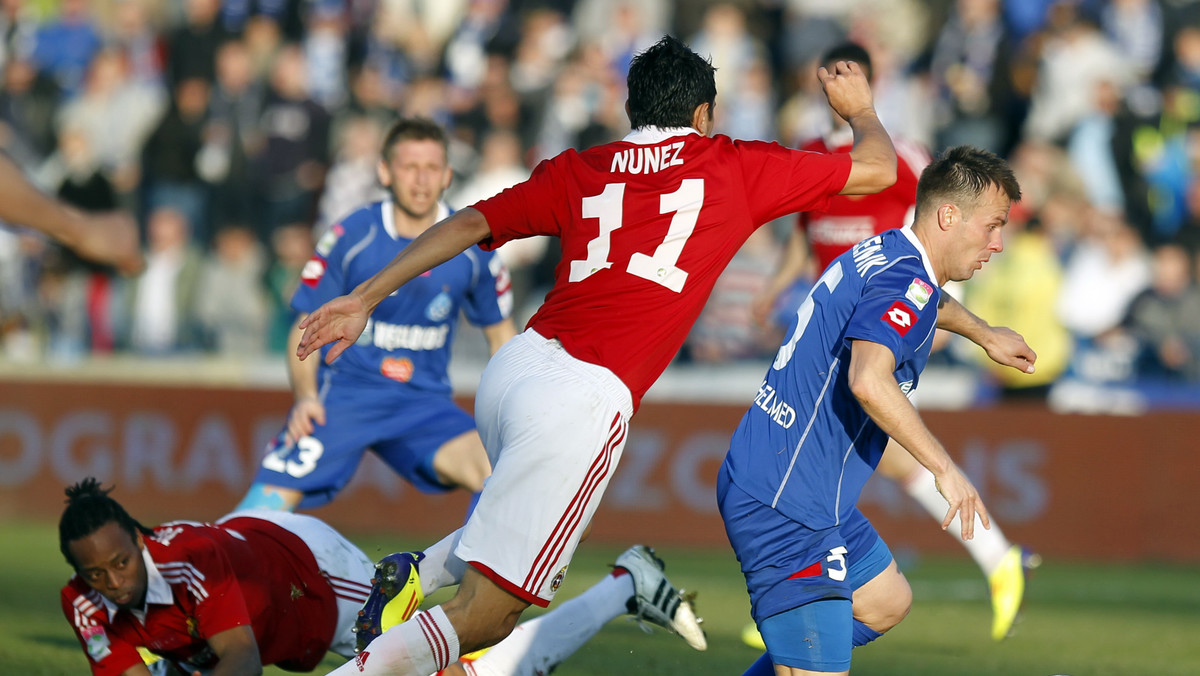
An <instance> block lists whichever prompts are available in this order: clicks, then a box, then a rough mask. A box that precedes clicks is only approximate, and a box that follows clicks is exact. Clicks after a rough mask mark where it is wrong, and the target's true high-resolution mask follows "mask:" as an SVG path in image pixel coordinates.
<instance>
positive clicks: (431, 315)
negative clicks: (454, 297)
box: [425, 290, 454, 322]
mask: <svg viewBox="0 0 1200 676" xmlns="http://www.w3.org/2000/svg"><path fill="white" fill-rule="evenodd" d="M453 308H454V302H453V301H451V300H450V294H448V293H446V291H445V290H443V291H442V292H441V293H439V294H438V295H436V296H434V297H433V300H431V301H429V306H428V307H426V308H425V317H426V318H427V319H429V321H431V322H440V321H443V320H445V319H446V317H449V316H450V310H452V309H453Z"/></svg>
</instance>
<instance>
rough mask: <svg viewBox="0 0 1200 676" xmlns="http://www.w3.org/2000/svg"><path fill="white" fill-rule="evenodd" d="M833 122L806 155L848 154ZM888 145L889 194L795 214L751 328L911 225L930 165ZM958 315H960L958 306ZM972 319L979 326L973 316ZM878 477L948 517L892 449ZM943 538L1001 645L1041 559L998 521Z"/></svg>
mask: <svg viewBox="0 0 1200 676" xmlns="http://www.w3.org/2000/svg"><path fill="white" fill-rule="evenodd" d="M838 61H853V62H855V63H857V64H859V65H860V66H861V67H862V69H863V72H864V74H865V75H866V77H867V79H868V80H871V76H872V67H871V57H870V54H869V53H868V52H867V50H866V49H864V48H863V47H862V46H860V45H858V44H855V43H853V42H847V43H841V44H838V45H835V46H834V47H832V48H830V49H829V50H828V51H827V52H825V54H824V56H823V58H822V59H821V62H822V63H823V64H825V66H826V67H827V68H828V67H829V66H830V65H832V64H834V63H837V62H838ZM830 117H831V118H832V125H831V126H832V129H831V131H830V132H829V133H827V134H826V135H825V136H823V137H819V138H815V139H812V140H810V141H808V142H806V143H804V144H803V145H802V146H801V147H802V148H803V149H804V150H807V151H811V152H818V153H840V152H846V151H847V150H848V149H849V148H850V144H851V141H852V138H851V132H850V129H849V128H848V127H846V125H845V124H844V123H843V122H841V120H840V119H839V118H838V117H837V115H836V114H832V113H831V115H830ZM893 141H894V143H895V147H896V156H897V163H896V182H895V183H894V184H893V185H892V186H891V187H889V188H887V189H886V190H882V191H880V192H879V193H876V194H874V195H839V196H837V197H834V198H832V199H830V200H829V204H828V205H827V206H826V207H825V208H824V209H819V210H812V211H806V212H803V213H801V214H799V216H798V217H797V221H796V226H797V227H796V229H794V230H793V231H792V233H791V236H790V237H789V239H788V242H787V245H786V247H785V249H784V256H783V259H782V261H781V262H780V266H779V269H778V270H777V271H776V273H775V275H774V276H773V277H772V279H771V281H770V282H769V283H768V286H767V288H766V289H765V290H764V292H763V293H762V294H761V295H760V296H759V297H758V298H756V299H755V301H754V305H753V308H752V311H753V314H754V317H755V319H756V321H758V322H759V323H761V324H765V323H767V322H768V317H769V316H770V315H771V314H772V308H773V306H775V305H776V304H777V302H778V299H779V296H780V294H783V293H784V292H785V291H786V290H788V289H789V288H790V287H792V285H793V284H795V283H796V282H797V281H798V280H800V279H801V278H802V277H803V276H804V274H805V271H806V266H807V263H808V261H807V257H808V255H809V254H811V256H812V258H813V264H814V265H813V270H814V271H815V272H816V273H817V274H818V275H819V274H820V273H821V271H823V270H825V268H827V267H829V264H830V263H831V262H833V259H835V258H837V257H838V256H840V255H841V254H842V253H843V252H845V251H847V250H849V249H850V247H852V246H854V245H855V244H858V243H859V242H860V241H862V240H864V239H866V238H868V237H872V236H874V235H879V234H882V233H883V232H885V231H887V230H891V229H893V228H901V227H904V226H905V225H908V224H910V223H912V222H913V215H914V212H915V209H916V200H917V180H918V178H919V177H920V175H921V171H922V170H923V169H925V167H926V166H927V165H928V164H929V162H930V157H929V154H928V153H927V152H926V151H925V149H924V148H922V147H920V146H919V145H918V144H915V143H912V142H910V141H906V140H903V139H893ZM945 297H946V300H947V303H952V304H954V305H956V306H957V305H958V303H957V301H954V300H953V299H950V298H949V297H948V296H945ZM955 309H956V310H958V311H963V310H964V308H962V307H961V306H959V307H957V308H955ZM786 314H787V315H789V316H790V315H791V314H794V308H789V309H788V310H787V312H786ZM971 319H972V320H974V321H976V322H979V323H982V322H980V321H979V320H978V318H977V317H974V316H973V315H971ZM940 328H944V327H940ZM1004 331H1005V330H1004V329H1000V333H998V332H997V331H987V332H983V333H982V334H981V335H982V336H983V337H985V338H987V339H1000V338H1003V337H1009V338H1011V335H1012V334H1011V333H1003V332H1004ZM985 342H986V341H985ZM985 347H986V345H985ZM876 471H877V472H878V473H879V474H881V475H883V476H885V477H887V478H889V479H891V480H893V481H895V482H897V483H899V484H900V485H901V486H902V487H903V488H904V490H905V492H907V493H908V494H909V495H910V496H911V497H912V498H913V499H914V500H916V501H917V502H918V503H919V504H920V505H921V507H922V508H924V509H925V510H926V511H927V512H928V513H929V514H930V515H931V516H933V518H934V519H937V520H939V521H940V520H941V519H942V516H943V515H944V514H945V512H946V501H945V499H944V498H943V497H942V495H941V493H939V492H938V488H937V485H936V484H935V482H934V478H933V475H932V474H930V473H929V471H928V470H926V469H925V468H924V467H922V466H921V465H920V463H918V462H917V461H916V460H915V459H914V458H913V457H912V455H910V454H909V453H907V452H906V451H905V450H904V449H903V448H901V447H900V446H899V445H898V444H896V442H894V441H893V442H891V443H889V444H888V447H887V451H886V452H885V453H884V455H883V459H882V460H880V462H879V467H878V468H877V469H876ZM947 532H949V533H950V534H952V535H953V536H954V537H955V538H957V539H958V541H959V542H960V543H962V545H963V546H964V547H965V548H966V549H967V551H968V552H969V553H970V554H971V557H972V558H973V559H974V560H975V562H976V563H977V564H978V565H979V567H980V569H981V570H982V571H983V573H984V575H985V576H986V577H987V578H988V582H989V586H990V587H991V596H992V638H994V639H995V640H997V641H999V640H1002V639H1004V638H1005V637H1007V636H1008V635H1009V633H1010V631H1011V630H1012V626H1013V623H1014V622H1015V620H1016V618H1017V614H1018V611H1019V610H1020V608H1021V602H1022V599H1023V598H1024V594H1025V578H1026V576H1027V574H1028V572H1029V570H1031V569H1032V568H1033V567H1036V566H1037V565H1038V564H1039V563H1040V558H1039V557H1038V556H1037V555H1036V554H1034V553H1032V552H1030V551H1029V550H1027V549H1025V548H1023V547H1021V546H1020V545H1016V544H1013V543H1012V542H1010V541H1009V540H1008V538H1007V537H1005V536H1004V533H1003V531H1001V529H1000V527H999V526H998V525H997V524H996V522H995V519H993V520H992V527H991V529H990V530H989V529H983V528H976V529H975V538H974V539H971V540H964V539H963V538H962V537H961V530H960V529H959V528H958V525H957V524H956V525H955V526H953V527H951V528H949V529H947ZM753 629H754V628H753V626H748V627H747V628H746V633H745V634H744V640H745V641H746V643H748V644H750V645H752V646H756V647H761V638H759V637H758V635H757V632H755V631H754V630H753Z"/></svg>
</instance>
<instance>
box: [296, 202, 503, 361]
mask: <svg viewBox="0 0 1200 676" xmlns="http://www.w3.org/2000/svg"><path fill="white" fill-rule="evenodd" d="M489 235H491V230H489V229H488V224H487V219H486V218H484V217H483V214H482V213H480V212H479V211H477V210H475V209H472V208H470V207H467V208H466V209H463V210H462V211H458V212H455V213H454V215H452V216H450V217H449V218H447V219H445V220H442V221H440V222H438V223H437V224H436V225H434V226H433V227H432V228H430V229H428V230H426V231H425V232H424V233H422V234H421V236H420V237H417V238H416V239H415V240H413V243H412V244H409V245H408V246H406V247H404V249H403V250H401V251H400V253H398V254H396V257H395V258H393V259H392V261H391V262H390V263H388V264H387V266H386V267H384V268H383V269H382V270H380V271H379V272H377V273H376V274H375V276H373V277H371V278H370V279H368V280H367V281H365V282H363V283H362V284H359V285H358V286H357V287H356V288H355V289H354V290H353V291H351V292H350V293H349V294H347V295H345V296H339V297H337V298H334V299H333V300H331V301H329V302H328V303H325V304H324V305H322V306H321V307H319V308H317V309H316V310H315V311H313V313H312V314H310V315H309V316H308V317H307V318H306V319H305V320H304V321H303V322H300V328H302V329H304V335H302V336H301V337H300V343H299V345H298V346H297V348H296V356H298V357H299V358H300V359H305V358H306V357H308V355H310V354H312V353H313V352H316V351H317V350H319V349H321V346H323V345H328V344H329V343H336V344H335V345H334V346H333V347H331V348H330V349H329V353H328V354H327V355H325V361H326V362H328V363H333V360H334V359H337V357H338V355H340V354H341V353H342V352H343V351H345V349H346V348H348V347H350V346H351V345H353V344H354V341H356V340H358V337H359V336H360V335H362V332H363V329H364V328H366V325H367V317H368V316H370V314H371V312H373V311H374V310H375V307H376V306H377V305H379V303H381V302H383V299H384V298H387V297H388V296H389V295H390V294H391V293H392V292H393V291H395V290H396V289H399V288H400V287H401V286H403V285H404V284H406V283H407V282H408V281H409V280H411V279H413V278H414V277H416V276H417V275H419V274H421V273H422V272H425V271H426V270H430V269H432V268H434V267H436V266H438V265H440V264H442V263H445V262H446V261H448V260H450V259H451V258H453V257H455V256H457V255H458V254H460V253H462V252H463V251H466V250H467V249H468V248H469V247H470V246H471V245H472V244H477V243H479V242H480V241H482V240H483V239H484V238H486V237H488V236H489Z"/></svg>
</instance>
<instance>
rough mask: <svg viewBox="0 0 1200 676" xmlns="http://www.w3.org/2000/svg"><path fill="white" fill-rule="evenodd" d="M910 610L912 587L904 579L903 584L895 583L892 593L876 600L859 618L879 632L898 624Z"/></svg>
mask: <svg viewBox="0 0 1200 676" xmlns="http://www.w3.org/2000/svg"><path fill="white" fill-rule="evenodd" d="M910 610H912V588H911V587H909V586H908V581H907V580H905V583H904V584H903V585H897V587H896V588H895V590H894V591H893V593H891V594H888V595H887V596H884V597H882V598H880V599H877V600H876V603H875V604H873V606H872V607H871V608H870V609H869V612H868V613H866V616H865V617H863V618H860V619H861V620H862V622H863V623H864V624H866V625H867V626H869V627H871V628H872V629H874V630H875V631H877V632H879V633H881V634H882V633H884V632H886V631H887V630H889V629H891V628H892V627H894V626H896V625H897V624H900V622H901V621H902V620H904V618H905V617H908V613H909V611H910Z"/></svg>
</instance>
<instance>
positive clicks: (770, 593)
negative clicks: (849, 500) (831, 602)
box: [717, 465, 892, 625]
mask: <svg viewBox="0 0 1200 676" xmlns="http://www.w3.org/2000/svg"><path fill="white" fill-rule="evenodd" d="M717 500H718V506H719V507H720V510H721V517H722V519H723V520H724V522H725V532H726V534H727V535H728V536H729V542H730V544H731V545H732V546H733V551H734V553H735V554H737V557H738V561H739V562H740V564H741V568H742V574H743V575H744V576H745V577H746V589H747V591H748V592H749V593H750V613H751V616H753V618H754V621H755V622H757V623H759V624H760V625H761V624H762V621H763V620H765V619H766V618H768V617H771V616H772V615H777V614H779V613H782V612H786V611H789V610H792V609H793V608H798V607H800V606H803V605H805V604H808V603H811V602H813V601H819V600H822V599H845V600H848V601H849V600H852V599H853V593H854V590H855V589H857V588H859V587H861V586H862V585H864V584H866V583H867V582H869V581H870V580H871V579H873V578H874V577H875V576H876V575H878V574H879V573H881V572H883V570H884V569H885V568H887V566H888V564H890V563H891V561H892V554H891V551H889V550H888V548H887V545H886V544H884V542H883V539H882V538H880V537H879V533H877V532H876V531H875V528H874V527H873V526H872V525H871V523H870V522H869V521H868V520H867V518H866V517H865V516H863V515H862V513H861V512H859V511H858V510H857V509H855V510H854V512H853V513H852V514H851V516H850V517H849V518H848V519H846V521H845V522H843V523H841V524H839V525H837V526H834V527H832V528H825V529H820V530H813V529H810V528H808V527H807V526H804V525H803V524H801V523H798V522H796V521H793V520H791V519H789V518H788V517H786V516H784V515H782V514H780V513H779V512H777V511H776V510H774V509H771V508H770V507H769V506H767V505H764V504H763V503H761V502H759V501H758V500H756V499H755V498H753V497H751V496H750V495H749V494H747V493H746V492H745V491H743V490H742V489H741V488H739V487H738V486H737V485H735V484H734V483H733V482H732V481H731V480H730V478H729V473H728V470H727V468H726V466H724V465H722V467H721V471H720V473H719V474H718V477H717Z"/></svg>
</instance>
